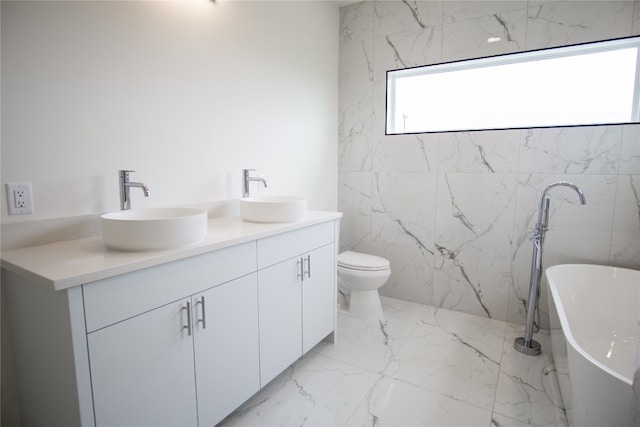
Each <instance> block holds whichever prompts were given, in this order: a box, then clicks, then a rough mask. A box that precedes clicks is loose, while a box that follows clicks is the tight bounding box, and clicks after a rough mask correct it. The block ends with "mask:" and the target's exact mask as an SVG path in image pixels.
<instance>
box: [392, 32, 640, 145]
mask: <svg viewBox="0 0 640 427" xmlns="http://www.w3.org/2000/svg"><path fill="white" fill-rule="evenodd" d="M639 48H640V38H639V37H635V38H629V39H622V40H615V41H609V42H600V43H590V44H585V45H578V46H569V47H563V48H556V49H546V50H542V51H532V52H524V53H519V54H513V55H502V56H497V57H490V58H480V59H477V60H470V61H460V62H454V63H446V64H437V65H433V66H425V67H418V68H411V69H405V70H397V71H390V72H389V73H388V74H387V133H388V134H400V133H421V132H442V131H457V130H475V129H505V128H529V127H549V126H572V125H590V124H612V123H631V122H637V121H638V102H639V98H640V96H639V91H640V89H639V87H638V84H639V83H638V79H639V77H638V61H639V59H638V52H639Z"/></svg>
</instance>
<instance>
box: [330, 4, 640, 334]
mask: <svg viewBox="0 0 640 427" xmlns="http://www.w3.org/2000/svg"><path fill="white" fill-rule="evenodd" d="M637 34H640V1H560V2H551V1H533V0H530V1H449V0H447V1H409V0H402V1H365V2H360V3H355V4H352V5H349V6H345V7H343V8H341V26H340V43H341V46H340V90H339V103H340V108H339V109H340V126H339V132H340V143H339V192H338V197H339V201H338V206H339V210H340V211H342V212H343V213H344V218H343V221H342V234H341V246H342V249H343V250H345V249H353V250H358V251H362V252H368V253H373V254H376V255H380V256H384V257H386V258H388V259H389V260H390V261H391V268H392V276H391V278H390V280H389V282H388V284H387V285H386V286H384V287H383V288H382V289H381V294H383V295H387V296H391V297H395V298H400V299H405V300H409V301H414V302H418V303H423V304H429V305H433V306H437V307H443V308H447V309H453V310H458V311H463V312H467V313H470V314H475V315H481V316H485V317H488V318H492V319H498V320H508V321H512V322H516V323H522V322H523V319H524V312H525V309H524V300H525V299H526V298H527V292H528V286H529V271H530V261H531V249H532V248H531V243H530V242H529V240H528V237H529V234H530V229H531V227H532V226H533V224H534V223H535V219H536V218H535V215H536V210H537V202H538V199H539V195H540V193H541V191H542V190H543V189H544V187H545V186H546V185H548V184H549V183H551V182H553V181H555V180H559V179H562V180H569V181H572V182H575V183H576V184H578V185H579V186H581V187H582V188H583V189H584V191H585V193H586V198H587V205H585V206H581V205H579V203H578V200H577V198H576V196H575V193H573V192H571V191H570V190H565V189H564V188H558V189H555V190H554V192H553V194H552V201H551V218H550V231H549V232H548V233H547V241H546V244H545V266H550V265H553V264H558V263H567V262H587V263H600V264H612V265H618V266H623V267H630V268H636V269H639V268H640V126H639V125H627V126H597V127H569V128H550V129H525V130H504V131H481V132H457V133H440V134H423V135H396V136H385V134H384V120H385V110H384V109H385V73H386V71H387V70H389V69H397V68H403V67H410V66H416V65H425V64H432V63H438V62H444V61H451V60H457V59H464V58H473V57H478V56H487V55H493V54H501V53H508V52H518V51H522V50H530V49H538V48H544V47H551V46H560V45H566V44H573V43H580V42H587V41H595V40H603V39H610V38H616V37H623V36H629V35H637ZM490 36H499V37H501V38H502V40H503V41H502V42H499V43H491V44H489V43H486V40H487V38H488V37H490ZM524 84H526V82H525V83H524ZM541 298H542V301H541V304H540V308H541V311H542V324H543V326H545V325H546V320H545V319H546V317H547V316H546V313H545V311H546V307H547V304H546V294H545V293H544V292H543V295H542V297H541Z"/></svg>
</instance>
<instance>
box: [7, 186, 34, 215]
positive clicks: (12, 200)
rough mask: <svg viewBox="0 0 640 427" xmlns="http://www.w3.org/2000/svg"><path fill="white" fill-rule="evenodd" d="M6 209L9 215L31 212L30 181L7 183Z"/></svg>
mask: <svg viewBox="0 0 640 427" xmlns="http://www.w3.org/2000/svg"><path fill="white" fill-rule="evenodd" d="M7 210H8V211H9V215H21V214H30V213H33V196H32V191H31V183H30V182H14V183H7Z"/></svg>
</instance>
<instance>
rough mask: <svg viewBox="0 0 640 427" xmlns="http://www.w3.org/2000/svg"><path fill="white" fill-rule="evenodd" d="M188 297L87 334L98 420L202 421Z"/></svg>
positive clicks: (124, 422) (110, 422) (127, 423)
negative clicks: (189, 321)
mask: <svg viewBox="0 0 640 427" xmlns="http://www.w3.org/2000/svg"><path fill="white" fill-rule="evenodd" d="M187 302H188V301H187V300H185V301H179V302H174V303H171V304H168V305H165V306H162V307H159V308H157V309H155V310H151V311H149V312H147V313H144V314H141V315H138V316H136V317H133V318H131V319H128V320H125V321H122V322H120V323H117V324H115V325H112V326H109V327H106V328H104V329H100V330H98V331H95V332H93V333H91V334H89V335H88V336H87V340H88V345H89V359H90V363H91V382H92V388H93V399H94V406H95V417H96V424H97V426H132V425H140V426H141V425H183V426H187V425H191V426H193V425H196V424H197V413H196V397H195V390H196V388H195V378H194V375H193V340H192V337H191V336H189V334H188V330H187V329H183V327H184V326H185V325H187V319H188V316H187V310H186V307H187Z"/></svg>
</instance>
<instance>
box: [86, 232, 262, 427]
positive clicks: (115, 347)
mask: <svg viewBox="0 0 640 427" xmlns="http://www.w3.org/2000/svg"><path fill="white" fill-rule="evenodd" d="M247 273H249V274H247ZM242 275H244V276H242ZM238 276H242V277H239V278H237V279H233V280H230V281H229V280H228V279H231V278H233V277H238ZM205 287H209V289H206V290H203V291H202V292H198V293H196V294H192V295H189V296H187V297H186V298H182V299H180V300H177V301H172V299H173V297H174V295H177V294H178V293H180V292H182V293H183V292H184V291H185V290H187V291H189V290H192V289H196V288H197V289H203V288H205ZM176 291H177V293H176ZM83 292H84V300H85V307H88V308H89V310H88V311H87V314H86V316H87V325H88V326H89V333H88V335H87V342H88V348H89V359H90V371H91V382H92V389H93V396H94V408H95V419H96V424H97V425H99V426H103V425H104V426H117V425H121V426H124V425H185V426H196V425H202V426H205V425H206V426H210V425H214V424H216V423H217V422H218V421H220V420H222V419H223V418H224V417H225V416H226V415H228V414H229V413H230V412H231V411H233V410H234V409H235V408H236V407H237V406H239V405H240V404H241V403H242V402H244V401H245V400H246V399H248V398H249V397H251V395H253V394H254V393H255V392H256V391H258V390H259V388H260V377H259V355H258V300H257V298H258V294H257V281H256V273H255V243H253V242H252V243H250V244H245V245H239V246H234V247H231V248H227V249H224V250H221V251H217V252H213V253H210V254H206V255H201V256H199V257H194V258H189V259H186V260H181V261H178V262H176V263H171V264H165V265H163V266H159V267H156V268H154V269H149V270H142V271H139V272H135V273H130V274H127V275H124V276H119V277H115V278H111V279H106V280H102V281H99V282H94V283H91V284H88V285H83ZM105 293H108V294H109V297H107V296H105V295H104V294H105ZM158 295H161V296H163V297H164V300H165V302H166V301H171V302H168V303H166V304H165V305H163V306H160V307H157V308H153V309H151V310H149V311H146V309H147V307H148V306H149V303H148V300H149V299H158ZM156 304H157V303H156ZM98 307H99V310H98ZM118 311H121V312H123V313H122V314H120V315H119V317H117V318H116V317H115V316H114V313H117V312H118ZM131 312H136V314H135V315H134V316H133V317H130V318H128V317H126V318H124V319H123V320H120V317H122V316H129V314H130V313H131ZM138 312H139V313H138ZM113 321H116V323H114V324H110V322H113ZM105 324H106V326H104V325H105ZM94 329H95V330H94ZM196 379H197V380H196ZM196 402H197V404H196Z"/></svg>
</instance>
